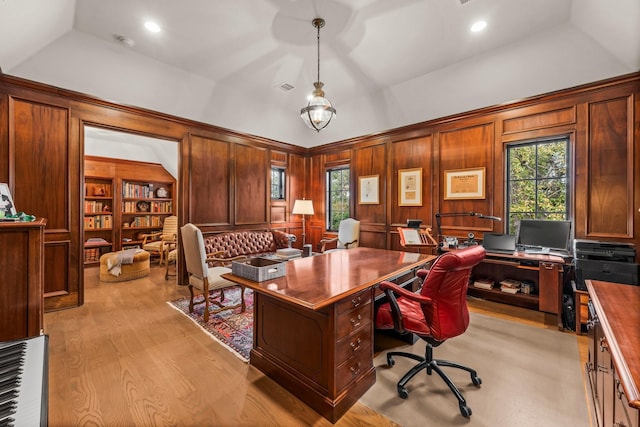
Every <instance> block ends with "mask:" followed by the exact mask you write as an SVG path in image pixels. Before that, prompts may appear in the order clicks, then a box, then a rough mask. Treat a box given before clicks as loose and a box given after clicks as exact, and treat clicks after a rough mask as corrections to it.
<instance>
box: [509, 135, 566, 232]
mask: <svg viewBox="0 0 640 427" xmlns="http://www.w3.org/2000/svg"><path fill="white" fill-rule="evenodd" d="M554 142H563V143H564V144H565V152H564V155H565V174H564V177H563V178H544V177H542V178H541V177H539V176H538V158H539V157H538V154H539V153H538V148H539V147H540V146H541V145H544V144H549V143H554ZM525 146H535V149H536V153H535V159H536V177H535V178H533V179H527V180H528V181H535V188H536V190H535V195H536V201H535V211H531V212H524V211H523V212H518V213H517V215H519V217H518V218H517V219H515V220H514V224H513V226H512V217H513V216H514V214H513V211H512V210H511V195H512V191H511V189H512V183H514V182H516V181H525V179H522V180H515V179H511V153H512V151H511V150H512V149H515V148H520V147H525ZM573 155H574V150H573V138H572V136H571V134H564V135H551V136H545V137H544V138H537V139H531V140H523V141H514V142H511V143H508V144H506V145H505V156H504V157H505V160H504V161H505V180H504V183H505V189H504V197H505V199H504V204H505V229H506V232H507V233H510V234H515V233H517V225H516V223H515V221H518V219H520V218H531V219H536V218H537V219H553V218H548V217H547V216H546V215H554V214H558V213H563V214H564V216H563V218H561V219H562V220H568V221H571V223H572V227H571V229H572V231H573V230H574V218H573V209H572V206H573V203H572V200H573V196H572V191H573V184H574V179H573V178H572V176H573V171H574V161H573ZM562 179H564V181H565V184H564V188H565V202H564V211H563V212H546V211H540V210H539V209H538V208H539V203H538V199H537V197H538V185H539V183H541V182H544V181H550V180H562ZM559 220H560V219H559Z"/></svg>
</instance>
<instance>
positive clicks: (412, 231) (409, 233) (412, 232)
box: [400, 228, 422, 245]
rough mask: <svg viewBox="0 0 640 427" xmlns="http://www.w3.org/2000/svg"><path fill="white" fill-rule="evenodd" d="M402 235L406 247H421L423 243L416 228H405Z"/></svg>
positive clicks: (401, 231)
mask: <svg viewBox="0 0 640 427" xmlns="http://www.w3.org/2000/svg"><path fill="white" fill-rule="evenodd" d="M400 233H401V237H402V240H403V241H404V244H405V245H419V244H421V243H422V240H421V239H420V233H418V230H417V229H416V228H403V229H401V230H400Z"/></svg>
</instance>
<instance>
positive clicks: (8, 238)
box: [0, 218, 47, 341]
mask: <svg viewBox="0 0 640 427" xmlns="http://www.w3.org/2000/svg"><path fill="white" fill-rule="evenodd" d="M46 223H47V221H46V220H45V219H42V218H40V219H37V220H35V221H33V222H3V223H0V253H2V256H1V257H0V271H2V279H0V325H2V326H1V327H0V341H10V340H16V339H21V338H27V337H33V336H38V335H40V334H41V332H42V328H43V313H44V227H45V225H46Z"/></svg>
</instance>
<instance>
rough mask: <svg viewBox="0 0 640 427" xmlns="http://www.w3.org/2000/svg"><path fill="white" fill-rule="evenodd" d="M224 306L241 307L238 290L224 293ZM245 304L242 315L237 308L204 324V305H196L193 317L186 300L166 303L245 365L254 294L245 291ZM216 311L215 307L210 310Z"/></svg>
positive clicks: (248, 348)
mask: <svg viewBox="0 0 640 427" xmlns="http://www.w3.org/2000/svg"><path fill="white" fill-rule="evenodd" d="M224 301H225V304H229V305H235V304H239V303H240V288H238V287H235V288H230V289H226V290H225V292H224ZM244 301H245V302H246V304H247V309H246V310H245V312H244V313H243V312H241V311H240V310H241V309H240V308H236V309H235V310H225V311H223V312H221V313H218V314H211V315H209V322H207V323H205V322H204V320H203V318H202V315H203V313H204V304H199V305H196V306H195V307H194V308H193V313H189V298H188V297H187V298H180V299H177V300H174V301H169V302H167V304H169V305H170V306H171V307H173V308H175V309H176V310H178V311H179V312H180V313H182V314H184V315H185V316H187V317H188V318H189V319H191V320H192V321H193V322H194V323H196V324H197V325H198V326H200V328H202V329H203V330H204V331H205V332H206V333H208V334H209V335H210V336H211V337H213V338H214V339H215V340H216V341H218V342H220V343H221V344H222V345H223V346H224V347H226V348H227V349H229V350H230V351H231V352H232V353H234V354H235V355H236V356H238V357H239V358H240V359H242V360H243V361H245V362H248V361H249V352H250V351H251V347H252V346H253V291H252V290H251V289H245V291H244ZM209 308H210V309H215V308H216V307H215V306H209Z"/></svg>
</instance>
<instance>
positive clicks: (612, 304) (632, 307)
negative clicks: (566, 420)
mask: <svg viewBox="0 0 640 427" xmlns="http://www.w3.org/2000/svg"><path fill="white" fill-rule="evenodd" d="M585 283H586V284H587V290H588V291H589V296H590V297H591V301H592V303H593V308H594V311H595V318H592V319H590V322H589V324H588V330H589V362H588V363H587V367H586V370H587V374H588V378H589V382H590V385H591V392H592V396H593V400H594V403H595V405H594V409H595V412H596V425H597V426H628V427H638V426H640V329H638V324H639V322H640V312H639V311H638V307H640V286H633V285H623V284H619V283H610V282H601V281H599V280H585Z"/></svg>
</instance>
